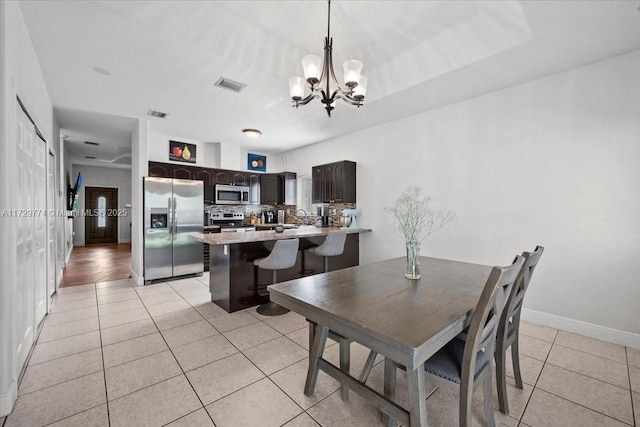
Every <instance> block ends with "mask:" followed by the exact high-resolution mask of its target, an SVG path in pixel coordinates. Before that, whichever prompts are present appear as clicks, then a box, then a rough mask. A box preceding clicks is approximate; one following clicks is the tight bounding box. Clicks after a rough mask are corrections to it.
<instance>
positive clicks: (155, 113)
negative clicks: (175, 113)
mask: <svg viewBox="0 0 640 427" xmlns="http://www.w3.org/2000/svg"><path fill="white" fill-rule="evenodd" d="M147 115H148V116H151V117H159V118H161V119H164V118H165V117H167V116H168V114H167V113H163V112H160V111H156V110H149V111H147Z"/></svg>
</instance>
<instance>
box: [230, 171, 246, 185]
mask: <svg viewBox="0 0 640 427" xmlns="http://www.w3.org/2000/svg"><path fill="white" fill-rule="evenodd" d="M231 172H232V174H231V183H232V184H233V185H244V186H248V184H249V182H248V181H247V173H246V172H238V171H231Z"/></svg>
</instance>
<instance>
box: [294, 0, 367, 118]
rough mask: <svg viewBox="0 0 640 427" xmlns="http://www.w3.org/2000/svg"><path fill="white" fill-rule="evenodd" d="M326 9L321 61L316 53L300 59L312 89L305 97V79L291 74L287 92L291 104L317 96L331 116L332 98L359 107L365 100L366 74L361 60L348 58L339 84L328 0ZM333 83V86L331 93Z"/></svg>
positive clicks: (297, 104)
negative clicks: (333, 52)
mask: <svg viewBox="0 0 640 427" xmlns="http://www.w3.org/2000/svg"><path fill="white" fill-rule="evenodd" d="M328 4H329V8H328V10H329V11H328V13H327V37H325V39H324V63H323V64H322V66H321V60H320V57H319V56H318V55H307V56H305V57H304V58H302V67H303V68H304V78H305V79H306V81H307V83H309V87H310V89H311V93H310V94H309V95H307V96H306V97H305V96H304V81H305V80H304V79H303V78H302V77H291V78H290V79H289V94H290V95H291V99H292V100H293V106H294V107H296V108H298V106H300V105H306V104H308V103H309V102H310V101H311V100H312V99H314V98H318V99H319V100H320V102H322V103H323V104H324V108H325V110H327V114H328V115H329V117H331V110H333V109H334V108H335V107H334V105H335V101H336V100H337V99H342V100H343V101H345V102H346V103H347V104H351V105H356V106H358V107H360V106H361V105H362V102H363V101H364V96H365V93H366V91H367V81H368V79H367V77H365V76H361V75H360V72H361V71H362V62H360V61H358V60H356V59H349V60H348V61H345V62H344V64H343V67H344V81H345V83H344V86H341V85H340V84H339V83H338V79H336V73H335V72H334V71H333V57H332V53H331V51H332V49H333V39H332V38H331V34H330V30H331V0H328ZM332 86H334V87H335V89H333V92H332Z"/></svg>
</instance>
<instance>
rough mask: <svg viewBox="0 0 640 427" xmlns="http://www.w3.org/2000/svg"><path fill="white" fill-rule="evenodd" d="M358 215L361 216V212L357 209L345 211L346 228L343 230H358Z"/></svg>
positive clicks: (343, 211)
mask: <svg viewBox="0 0 640 427" xmlns="http://www.w3.org/2000/svg"><path fill="white" fill-rule="evenodd" d="M358 214H360V211H359V210H357V209H343V210H342V216H343V217H344V227H342V228H358V223H357V222H356V217H357V216H358Z"/></svg>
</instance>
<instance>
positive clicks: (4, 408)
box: [0, 381, 18, 417]
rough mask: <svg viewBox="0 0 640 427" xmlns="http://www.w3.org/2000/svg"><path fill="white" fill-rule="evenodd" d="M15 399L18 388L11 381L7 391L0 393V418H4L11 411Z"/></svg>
mask: <svg viewBox="0 0 640 427" xmlns="http://www.w3.org/2000/svg"><path fill="white" fill-rule="evenodd" d="M16 399H18V386H17V383H16V382H15V381H11V385H10V386H9V390H8V391H6V392H4V393H0V417H6V416H7V415H9V414H10V413H11V411H13V405H14V404H15V403H16Z"/></svg>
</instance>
